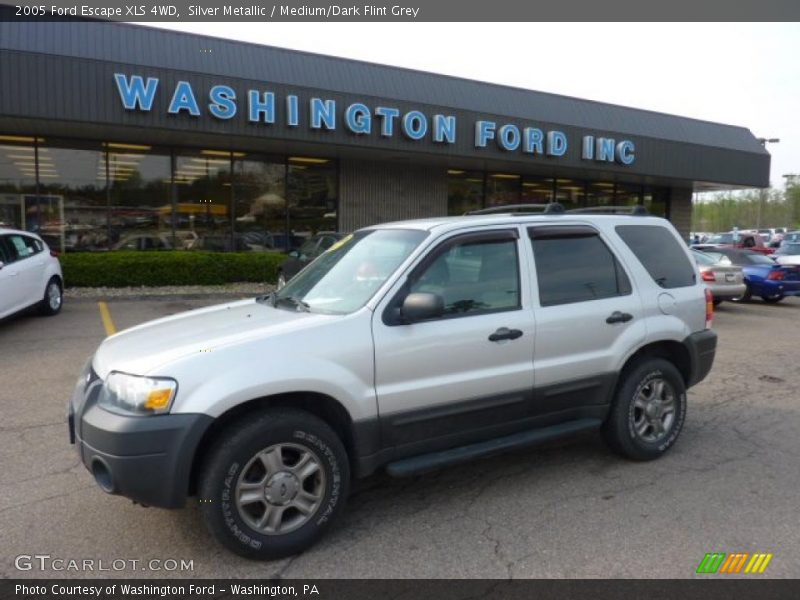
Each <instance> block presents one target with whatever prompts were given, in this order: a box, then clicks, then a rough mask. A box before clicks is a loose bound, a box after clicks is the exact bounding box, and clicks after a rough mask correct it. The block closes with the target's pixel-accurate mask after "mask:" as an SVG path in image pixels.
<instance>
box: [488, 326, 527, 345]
mask: <svg viewBox="0 0 800 600" xmlns="http://www.w3.org/2000/svg"><path fill="white" fill-rule="evenodd" d="M520 337H522V332H521V331H520V330H519V329H509V328H508V327H501V328H500V329H498V330H497V331H495V332H494V333H493V334H492V335H490V336H489V341H490V342H499V341H500V340H515V339H517V338H520Z"/></svg>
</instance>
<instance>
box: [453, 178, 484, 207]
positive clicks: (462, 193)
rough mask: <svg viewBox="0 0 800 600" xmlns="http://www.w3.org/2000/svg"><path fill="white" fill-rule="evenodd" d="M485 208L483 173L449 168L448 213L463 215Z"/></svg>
mask: <svg viewBox="0 0 800 600" xmlns="http://www.w3.org/2000/svg"><path fill="white" fill-rule="evenodd" d="M480 208H483V173H482V172H480V171H464V170H463V169H448V170H447V214H448V215H456V216H457V215H463V214H464V213H466V212H469V211H471V210H478V209H480Z"/></svg>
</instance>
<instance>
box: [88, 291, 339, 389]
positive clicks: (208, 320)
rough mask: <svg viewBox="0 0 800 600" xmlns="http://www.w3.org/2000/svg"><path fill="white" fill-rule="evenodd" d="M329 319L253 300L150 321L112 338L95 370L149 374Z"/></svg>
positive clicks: (102, 347)
mask: <svg viewBox="0 0 800 600" xmlns="http://www.w3.org/2000/svg"><path fill="white" fill-rule="evenodd" d="M330 318H331V317H330V316H325V315H316V314H312V313H307V312H295V311H293V310H283V309H277V308H273V307H272V306H270V305H269V304H264V303H259V302H256V301H255V300H254V299H253V300H242V301H239V302H233V303H227V304H218V305H216V306H210V307H207V308H201V309H198V310H192V311H188V312H183V313H178V314H176V315H172V316H169V317H164V318H162V319H157V320H155V321H149V322H147V323H143V324H142V325H138V326H136V327H133V328H131V329H126V330H124V331H121V332H119V333H117V334H116V335H113V336H111V337H109V338H107V339H106V340H105V341H104V342H103V343H102V344H101V345H100V348H98V350H97V353H96V354H95V356H94V360H93V367H94V370H95V371H96V372H97V374H98V375H99V376H100V377H102V378H105V377H106V375H107V374H108V373H109V372H110V371H123V372H126V373H133V374H137V375H145V374H148V373H152V372H153V370H154V369H157V368H158V367H160V366H163V365H165V364H167V363H170V362H173V361H175V360H178V359H180V358H185V357H186V356H189V355H191V354H195V353H200V352H209V351H211V350H218V349H220V348H221V347H224V346H228V345H231V344H238V343H242V342H246V341H250V340H253V339H257V338H263V337H265V336H272V335H276V334H279V333H286V332H289V331H292V330H294V329H297V328H300V327H306V326H311V325H313V324H314V323H316V322H317V321H319V320H326V319H330Z"/></svg>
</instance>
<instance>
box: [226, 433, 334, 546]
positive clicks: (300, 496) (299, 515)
mask: <svg viewBox="0 0 800 600" xmlns="http://www.w3.org/2000/svg"><path fill="white" fill-rule="evenodd" d="M324 495H325V470H324V469H323V468H322V462H321V461H320V459H319V457H318V456H317V455H316V453H314V451H312V450H311V449H310V448H307V447H305V446H302V445H300V444H274V445H272V446H269V447H268V448H266V449H264V450H262V451H261V452H259V453H258V454H256V455H255V456H254V457H253V458H251V459H250V461H249V462H248V463H247V464H246V465H245V467H244V469H242V472H241V474H240V475H239V479H238V481H237V484H236V507H237V509H238V511H239V515H240V516H241V517H242V519H243V520H244V522H245V523H247V524H248V525H249V526H250V527H252V528H253V529H255V530H256V531H258V532H260V533H264V534H267V535H283V534H286V533H289V532H290V531H294V530H296V529H299V528H300V527H302V526H303V525H305V524H306V523H307V522H308V521H309V520H310V519H311V518H312V517H313V516H314V514H315V513H316V512H317V510H318V509H319V507H320V505H321V503H322V499H323V497H324Z"/></svg>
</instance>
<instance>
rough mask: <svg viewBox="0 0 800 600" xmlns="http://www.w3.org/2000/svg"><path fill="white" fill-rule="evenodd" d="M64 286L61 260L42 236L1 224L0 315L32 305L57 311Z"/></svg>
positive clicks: (42, 309) (49, 310) (43, 309)
mask: <svg viewBox="0 0 800 600" xmlns="http://www.w3.org/2000/svg"><path fill="white" fill-rule="evenodd" d="M63 290H64V276H63V275H62V274H61V264H60V263H59V262H58V258H57V257H56V254H55V253H53V252H52V251H51V250H50V248H49V247H48V246H47V244H45V243H44V241H43V240H42V238H40V237H39V236H38V235H36V234H34V233H30V232H29V231H18V230H16V229H4V228H0V319H2V318H4V317H7V316H9V315H12V314H14V313H16V312H19V311H21V310H23V309H25V308H29V307H31V306H38V307H39V310H40V312H41V313H42V314H44V315H55V314H57V313H58V312H59V311H60V310H61V304H62V294H63Z"/></svg>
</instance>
